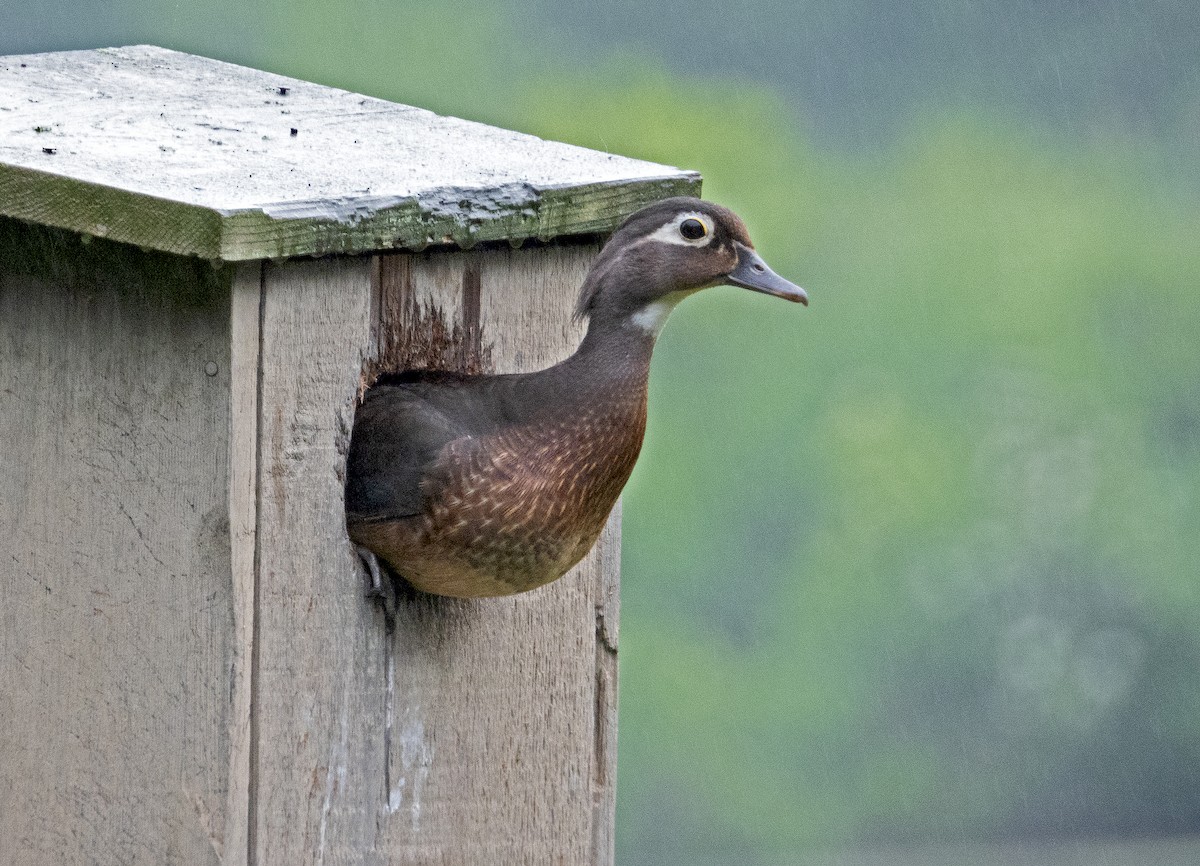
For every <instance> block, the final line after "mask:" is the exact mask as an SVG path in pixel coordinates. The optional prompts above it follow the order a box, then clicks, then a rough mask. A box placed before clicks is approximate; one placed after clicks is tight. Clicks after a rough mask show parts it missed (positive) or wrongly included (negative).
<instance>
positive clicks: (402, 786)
mask: <svg viewBox="0 0 1200 866" xmlns="http://www.w3.org/2000/svg"><path fill="white" fill-rule="evenodd" d="M595 253H596V248H595V246H587V245H584V246H552V247H539V248H531V249H524V250H518V251H509V250H489V251H486V252H482V251H481V252H474V253H447V252H436V253H435V252H430V253H425V254H416V255H394V256H386V257H383V258H382V259H381V260H378V261H377V262H376V263H375V265H374V266H373V267H372V266H370V265H368V264H367V263H364V262H357V261H354V260H339V261H323V262H301V263H292V264H288V265H284V266H281V267H275V266H272V267H268V268H267V271H266V280H265V286H266V288H265V295H264V308H263V331H262V345H263V356H262V357H263V364H264V366H263V376H262V391H261V396H262V402H261V405H262V412H263V415H262V420H261V423H262V431H261V443H262V444H261V451H260V467H259V471H260V485H259V499H260V505H259V508H260V512H259V534H258V542H259V556H260V560H259V562H260V566H259V580H260V589H259V602H258V628H257V646H256V653H257V656H256V657H257V659H258V662H257V664H256V666H255V670H256V675H255V676H256V684H255V696H256V697H255V712H256V734H255V755H256V760H255V770H256V774H257V775H256V780H255V794H254V796H253V801H254V802H253V804H252V811H253V814H254V816H255V818H254V822H253V823H254V827H255V828H256V829H255V839H256V840H257V841H256V843H255V844H254V846H253V848H254V851H255V852H256V855H257V857H258V861H257V862H260V863H274V862H286V863H289V864H291V863H297V864H298V863H317V862H322V861H323V862H354V863H359V862H367V863H375V862H378V863H389V864H418V863H419V864H455V866H458V864H463V863H504V864H522V863H529V864H535V863H536V864H541V863H547V862H554V863H562V864H580V866H583V864H587V866H593V864H608V863H611V862H612V837H611V829H612V807H613V785H614V783H615V779H614V775H613V774H614V768H615V726H616V722H615V711H616V691H615V637H616V631H615V618H616V556H617V546H618V536H617V527H616V524H615V523H614V524H613V525H612V526H610V529H609V531H608V532H607V533H606V534H605V537H604V539H603V540H602V542H601V545H600V547H599V548H598V549H597V551H596V552H594V553H593V554H592V555H591V556H590V557H589V558H588V559H587V560H585V562H584V563H582V564H581V565H580V566H579V567H578V568H576V569H575V570H574V571H573V572H572V573H571V574H569V575H567V576H566V577H564V578H563V579H562V580H560V581H558V582H556V583H554V584H552V585H550V586H548V587H545V588H543V589H541V590H538V591H536V592H534V593H529V594H526V595H521V596H516V597H512V598H504V599H487V600H478V601H460V600H452V599H437V598H433V597H429V596H420V597H416V598H412V599H408V600H405V601H402V602H401V605H400V610H399V611H398V615H397V620H396V627H395V632H394V635H393V636H392V638H391V640H390V641H388V640H386V634H385V631H384V625H383V622H382V617H381V615H380V614H379V613H378V611H377V610H376V609H375V608H374V607H373V606H371V605H370V604H369V603H368V602H367V601H366V600H364V599H363V598H362V593H361V584H360V582H359V578H358V576H356V573H355V568H354V563H353V557H352V555H351V553H350V550H349V546H348V542H347V539H346V537H345V533H344V530H343V528H342V527H343V524H342V520H343V516H342V512H341V505H342V500H341V478H340V475H339V473H340V472H341V470H342V467H343V465H344V447H345V442H346V435H347V433H348V429H347V426H346V422H347V420H348V418H349V413H350V411H351V410H352V401H353V399H354V396H355V392H356V390H357V388H358V386H359V384H360V383H359V369H360V365H361V363H362V361H363V360H364V359H363V350H364V349H365V348H367V347H368V346H373V347H374V349H375V351H378V352H380V353H382V354H383V355H385V356H387V355H391V356H392V357H393V359H394V358H396V357H406V358H407V359H408V362H409V363H412V364H419V363H420V362H421V359H420V357H419V354H420V352H419V351H417V349H415V348H414V347H421V346H423V347H424V351H426V352H428V353H430V354H429V357H433V358H437V359H442V360H445V359H446V358H450V359H451V360H455V362H456V363H458V364H459V365H464V364H465V365H468V366H470V365H471V364H477V365H479V366H492V367H494V368H495V369H497V370H501V371H503V370H517V369H531V368H532V367H536V366H540V365H543V364H546V363H552V362H553V361H555V360H558V359H559V358H561V357H564V356H565V355H566V354H568V353H569V352H570V351H571V350H572V349H573V348H574V345H575V343H576V342H577V340H578V338H579V336H580V333H579V329H578V327H577V326H574V325H571V324H570V323H569V319H570V310H571V306H572V304H573V302H574V297H575V293H576V290H577V288H578V286H579V284H580V282H581V280H582V277H583V274H584V272H585V271H586V268H587V266H588V264H589V263H590V261H591V260H592V258H593V257H594V255H595ZM372 274H373V275H374V286H372V285H371V283H372V280H371V277H372ZM435 311H436V315H435ZM375 316H378V317H381V318H382V319H383V320H384V323H383V324H384V327H383V328H382V330H381V329H379V328H378V327H375V328H372V325H371V322H370V319H371V318H372V317H375ZM391 326H397V327H399V329H400V333H402V334H403V335H404V338H405V341H406V342H407V343H408V345H407V347H405V346H401V345H399V344H397V343H396V341H395V340H392V339H391V338H390V337H389V328H390V327H391ZM372 332H374V337H373V338H372V337H371V336H370V334H371V333H372ZM422 333H424V334H425V337H422V336H421V334H422ZM439 334H440V336H437V335H439ZM318 335H319V339H318ZM431 335H432V336H431ZM447 337H449V338H451V342H465V343H466V344H467V345H468V350H466V351H459V350H458V349H453V348H452V347H451V348H449V349H448V348H447V344H446V340H447ZM472 345H473V346H474V348H471V346H472ZM360 347H361V348H360ZM447 352H449V354H447ZM472 359H473V360H472ZM368 366H369V365H368ZM598 635H599V637H598Z"/></svg>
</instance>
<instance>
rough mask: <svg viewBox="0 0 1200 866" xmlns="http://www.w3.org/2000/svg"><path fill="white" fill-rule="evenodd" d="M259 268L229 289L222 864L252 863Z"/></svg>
mask: <svg viewBox="0 0 1200 866" xmlns="http://www.w3.org/2000/svg"><path fill="white" fill-rule="evenodd" d="M261 299H262V264H261V263H259V262H249V263H245V264H242V265H239V266H238V269H237V271H236V273H235V275H234V279H233V284H232V288H231V291H230V300H229V304H230V328H229V333H230V342H229V395H230V396H229V400H230V405H229V419H230V420H229V424H230V431H229V449H230V453H229V481H228V485H229V486H228V516H229V540H230V566H231V580H232V586H231V593H232V604H233V615H234V616H233V622H234V631H233V635H232V640H233V646H232V653H231V654H232V665H233V669H232V670H231V674H230V696H229V713H230V732H231V734H230V754H229V779H228V786H229V788H228V791H227V793H226V802H227V808H226V810H225V828H226V830H225V833H224V839H223V840H222V846H221V847H222V853H221V856H222V860H223V862H224V863H225V864H227V866H246V864H248V863H249V862H250V848H249V846H250V838H251V826H252V823H253V821H252V818H253V814H252V797H251V790H250V789H251V781H252V779H253V777H254V760H255V759H254V755H253V751H254V743H253V738H254V734H253V717H254V711H253V704H254V693H253V692H254V683H255V673H254V670H253V668H254V646H255V641H254V633H255V627H256V626H255V623H256V621H257V610H256V605H255V601H254V596H255V592H256V589H255V587H256V586H257V583H258V580H257V573H258V564H257V557H258V552H257V551H258V466H259V457H258V451H259V446H258V440H259V430H260V425H259V417H258V416H259V411H260V405H261V395H260V390H261V389H260V386H259V375H260V374H259V368H260V366H261V363H260V361H261V355H262V344H261V334H260V332H261V323H260V315H261V313H260V308H261V305H262V300H261Z"/></svg>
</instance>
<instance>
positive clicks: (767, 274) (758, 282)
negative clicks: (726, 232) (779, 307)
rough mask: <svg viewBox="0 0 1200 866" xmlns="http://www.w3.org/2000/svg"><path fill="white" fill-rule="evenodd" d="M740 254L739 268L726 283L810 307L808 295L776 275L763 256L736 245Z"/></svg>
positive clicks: (742, 245)
mask: <svg viewBox="0 0 1200 866" xmlns="http://www.w3.org/2000/svg"><path fill="white" fill-rule="evenodd" d="M735 246H736V247H737V253H738V263H737V267H736V268H734V269H733V272H732V273H731V274H729V276H727V277H726V278H725V282H727V283H729V284H730V285H733V286H741V287H742V288H743V289H750V290H751V291H755V292H762V293H763V294H764V295H774V296H775V297H777V298H783V299H784V300H785V301H795V302H796V303H798V304H804V305H805V306H808V294H807V293H806V292H805V291H804V289H802V288H800V287H799V286H797V285H795V284H794V283H789V282H788V281H787V280H785V279H784V278H783V277H781V276H779V274H777V273H775V272H774V271H773V270H771V269H770V268H769V267H767V263H766V262H764V261H763V260H762V256H760V255H759V254H758V253H756V252H755V251H754V250H752V249H750V247H748V246H745V245H744V244H735Z"/></svg>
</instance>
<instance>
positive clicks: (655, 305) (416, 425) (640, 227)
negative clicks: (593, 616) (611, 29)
mask: <svg viewBox="0 0 1200 866" xmlns="http://www.w3.org/2000/svg"><path fill="white" fill-rule="evenodd" d="M722 284H731V285H735V286H742V287H744V288H747V289H752V290H754V291H757V292H764V293H766V294H768V295H775V296H776V297H780V298H785V299H787V300H789V301H797V302H799V303H801V304H807V303H808V297H807V295H805V293H804V290H803V289H801V288H800V287H799V286H795V285H793V284H792V283H790V282H788V281H787V280H785V279H783V278H782V277H780V276H778V275H777V274H775V273H774V272H773V271H772V270H771V269H770V268H769V267H767V265H766V263H765V262H764V261H763V260H762V258H761V257H760V256H759V255H758V253H756V252H755V251H754V247H753V245H752V244H751V242H750V237H749V235H748V234H747V232H746V227H745V225H744V224H743V223H742V221H741V220H740V219H739V218H738V217H737V215H735V214H734V213H733V212H732V211H730V210H728V209H727V208H724V207H721V206H719V205H715V204H711V203H709V202H704V201H701V200H699V199H695V198H687V197H678V198H669V199H664V200H662V201H659V202H656V203H655V204H652V205H650V206H649V207H646V208H643V209H642V210H640V211H638V212H637V213H635V214H633V215H632V216H631V217H629V218H628V219H627V220H626V221H625V222H624V223H623V224H622V225H621V226H620V228H618V229H617V231H616V232H615V233H614V234H613V236H612V238H611V239H610V240H609V241H608V243H607V244H605V246H604V248H603V249H602V250H601V252H600V255H599V256H598V258H597V259H596V262H595V263H594V264H593V266H592V268H591V270H590V272H589V273H588V275H587V278H586V279H585V280H584V283H583V287H582V289H581V291H580V295H579V302H578V305H577V307H576V316H577V317H580V318H586V319H587V322H588V328H587V333H586V336H585V337H584V338H583V342H582V343H581V344H580V346H579V348H578V349H577V350H576V352H575V354H573V355H572V356H571V357H569V358H567V359H566V360H565V361H563V362H561V363H559V364H556V365H555V366H553V367H550V368H548V369H545V370H541V371H539V372H534V373H517V374H507V375H474V376H472V375H465V374H460V373H451V372H438V371H428V370H417V371H409V372H407V373H402V374H400V375H398V376H395V377H392V378H390V379H389V380H388V381H387V383H386V384H381V385H377V386H375V387H373V388H371V389H370V390H369V391H368V392H367V394H366V397H365V399H364V401H363V403H362V405H361V406H360V407H359V409H358V413H357V416H356V418H355V422H354V430H353V435H352V437H351V441H350V454H349V461H348V466H347V473H346V477H347V482H346V513H347V526H348V529H349V533H350V537H351V538H352V539H353V541H354V542H355V543H356V544H358V545H360V548H365V549H366V551H369V552H370V553H373V554H375V555H377V556H378V557H379V558H380V559H382V560H383V561H385V562H386V563H387V564H388V565H389V566H391V568H392V569H393V570H394V571H395V572H396V574H397V575H399V576H401V577H403V578H404V579H405V580H406V581H407V582H408V583H410V584H411V585H412V586H413V587H415V588H416V589H419V590H422V591H424V592H427V593H433V594H437V595H449V596H459V597H477V596H497V595H508V594H510V593H515V592H524V591H525V590H529V589H533V588H535V587H538V586H542V585H543V584H546V583H549V582H550V581H552V580H554V579H556V578H558V577H560V576H561V575H563V574H564V573H565V572H566V571H567V570H568V569H569V568H571V566H573V565H575V564H576V563H577V562H579V560H580V559H582V558H583V557H584V556H585V555H586V554H587V552H588V551H589V550H590V549H591V547H592V545H593V544H594V543H595V542H596V539H597V538H598V537H599V535H600V531H601V530H602V529H603V527H604V524H605V521H606V520H607V518H608V514H609V512H610V511H611V510H612V507H613V505H614V504H615V503H616V501H617V496H618V495H619V494H620V492H621V489H622V488H623V487H624V486H625V482H626V481H627V480H628V478H629V475H630V472H632V470H633V465H634V462H635V461H636V460H637V456H638V452H639V451H640V450H641V446H642V434H643V432H644V430H645V426H646V392H647V378H648V375H649V372H650V355H651V352H652V351H653V349H654V342H655V339H656V338H657V336H658V333H659V331H660V330H661V328H662V326H663V323H664V322H665V321H666V319H667V316H668V315H669V314H670V312H671V310H672V309H673V308H674V307H675V305H676V304H678V303H679V302H680V301H682V300H683V299H684V298H686V297H687V296H688V295H691V294H693V293H694V292H697V291H700V290H701V289H705V288H708V287H710V286H717V285H722ZM364 559H366V560H367V562H368V566H369V567H371V566H373V565H374V563H372V562H371V558H370V557H369V556H368V555H366V554H364ZM371 570H372V576H373V580H374V584H375V586H376V588H377V589H379V585H380V580H381V578H380V576H379V572H378V570H377V569H376V568H374V567H372V568H371Z"/></svg>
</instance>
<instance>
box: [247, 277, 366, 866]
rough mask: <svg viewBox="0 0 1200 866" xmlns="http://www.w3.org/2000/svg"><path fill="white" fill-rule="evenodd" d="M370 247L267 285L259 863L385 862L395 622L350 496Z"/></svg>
mask: <svg viewBox="0 0 1200 866" xmlns="http://www.w3.org/2000/svg"><path fill="white" fill-rule="evenodd" d="M370 270H371V263H370V260H369V259H326V260H321V261H310V262H289V263H285V264H282V265H271V266H267V267H266V269H265V271H264V278H263V298H262V317H261V322H262V331H261V346H262V355H261V357H262V370H261V380H260V390H259V395H260V404H259V405H260V407H261V415H260V419H259V425H260V426H259V454H258V479H259V480H258V491H257V495H258V531H257V542H258V589H257V598H256V605H255V606H256V627H255V648H254V654H255V663H254V701H253V705H254V727H253V732H252V740H253V754H254V766H253V774H254V778H253V782H252V789H251V803H250V808H251V840H250V841H251V849H252V856H251V861H252V862H255V863H259V864H274V863H286V864H288V866H301V864H306V863H362V862H367V863H370V862H374V861H372V860H371V859H370V857H369V852H371V851H372V850H374V848H375V842H376V834H377V821H378V811H379V803H380V801H381V799H382V798H383V795H384V794H383V792H384V790H385V788H384V767H385V764H386V761H385V757H384V747H383V744H384V736H383V718H384V658H385V653H384V637H385V630H384V623H383V617H382V614H380V613H379V612H378V611H377V610H376V609H375V608H374V607H372V606H371V605H370V604H368V603H367V601H366V600H365V599H364V598H363V586H362V582H361V580H360V578H359V575H358V572H357V568H356V562H355V558H354V556H353V554H352V552H351V549H350V542H349V539H348V538H347V536H346V529H345V515H344V511H343V505H342V497H343V478H342V474H341V473H342V471H343V467H344V464H345V449H346V444H347V442H348V437H349V432H350V424H351V419H352V417H353V410H354V400H355V395H356V392H357V388H358V381H359V375H360V369H361V366H362V362H363V359H364V356H365V352H366V349H367V347H368V345H369V340H370V321H369V317H370V313H371V308H372V305H371V280H370Z"/></svg>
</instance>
